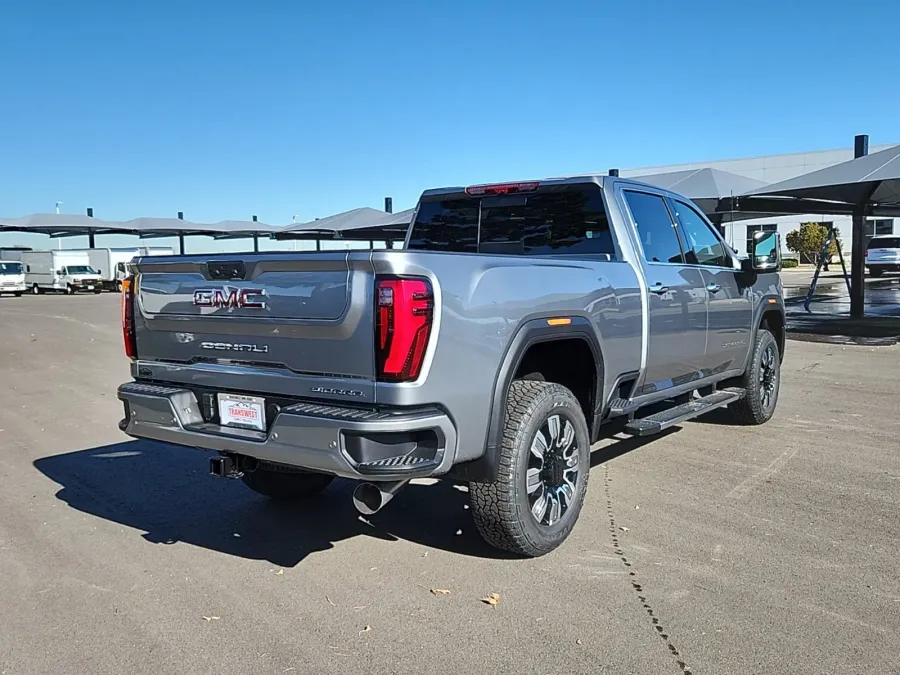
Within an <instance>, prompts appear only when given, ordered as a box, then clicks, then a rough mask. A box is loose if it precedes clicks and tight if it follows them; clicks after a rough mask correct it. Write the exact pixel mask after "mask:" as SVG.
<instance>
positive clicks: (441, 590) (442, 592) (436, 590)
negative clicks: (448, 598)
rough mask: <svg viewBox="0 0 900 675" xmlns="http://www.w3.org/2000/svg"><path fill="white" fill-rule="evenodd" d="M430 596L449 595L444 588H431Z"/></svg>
mask: <svg viewBox="0 0 900 675" xmlns="http://www.w3.org/2000/svg"><path fill="white" fill-rule="evenodd" d="M431 594H432V595H450V591H448V590H447V589H446V588H432V589H431Z"/></svg>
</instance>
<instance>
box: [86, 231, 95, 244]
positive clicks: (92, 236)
mask: <svg viewBox="0 0 900 675" xmlns="http://www.w3.org/2000/svg"><path fill="white" fill-rule="evenodd" d="M88 248H96V246H95V245H94V233H93V232H88Z"/></svg>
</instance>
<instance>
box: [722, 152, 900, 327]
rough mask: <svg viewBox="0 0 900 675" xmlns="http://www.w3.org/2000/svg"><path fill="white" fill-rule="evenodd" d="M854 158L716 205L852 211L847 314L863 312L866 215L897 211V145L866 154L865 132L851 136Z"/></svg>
mask: <svg viewBox="0 0 900 675" xmlns="http://www.w3.org/2000/svg"><path fill="white" fill-rule="evenodd" d="M856 145H857V147H856V153H857V158H856V159H851V160H849V161H846V162H841V163H840V164H835V165H833V166H830V167H826V168H824V169H819V170H818V171H813V172H811V173H807V174H804V175H802V176H797V177H796V178H791V179H789V180H786V181H782V182H780V183H773V184H772V185H767V186H766V187H762V188H757V189H754V190H749V191H748V192H746V193H744V194H743V195H741V196H738V197H737V198H735V199H729V200H727V202H728V203H725V204H723V205H721V207H724V208H734V209H738V210H741V211H752V212H760V211H769V212H785V211H786V210H788V212H790V213H798V214H822V215H852V216H853V247H852V261H853V262H852V280H853V283H852V284H851V293H850V314H851V316H853V317H856V318H859V317H862V316H863V315H864V313H865V283H864V272H865V270H864V268H865V252H864V250H863V248H864V244H865V233H864V224H865V218H866V217H867V216H887V217H895V216H900V145H898V146H894V147H891V148H887V149H886V150H882V151H880V152H876V153H874V154H872V155H868V154H866V151H867V149H868V137H867V136H857V137H856Z"/></svg>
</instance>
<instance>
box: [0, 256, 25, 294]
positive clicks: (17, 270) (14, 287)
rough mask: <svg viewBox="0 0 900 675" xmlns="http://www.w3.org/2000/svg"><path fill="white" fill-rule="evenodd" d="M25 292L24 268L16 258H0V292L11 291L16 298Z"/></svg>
mask: <svg viewBox="0 0 900 675" xmlns="http://www.w3.org/2000/svg"><path fill="white" fill-rule="evenodd" d="M24 292H25V268H24V267H23V266H22V263H21V262H19V261H18V260H2V259H0V294H2V293H12V294H13V295H15V296H16V297H17V298H20V297H22V293H24Z"/></svg>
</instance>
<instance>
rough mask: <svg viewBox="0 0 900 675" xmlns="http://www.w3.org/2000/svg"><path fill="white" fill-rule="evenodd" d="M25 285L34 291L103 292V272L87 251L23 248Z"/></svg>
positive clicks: (35, 292) (39, 292) (37, 292)
mask: <svg viewBox="0 0 900 675" xmlns="http://www.w3.org/2000/svg"><path fill="white" fill-rule="evenodd" d="M21 255H22V264H23V265H24V266H25V285H26V286H27V287H28V288H29V289H31V292H32V293H34V294H35V295H39V294H41V293H44V292H46V291H62V292H64V293H68V294H70V295H71V294H73V293H77V292H79V291H87V292H94V293H99V292H100V282H101V279H100V275H99V274H97V272H96V270H94V268H93V267H91V260H90V258H89V257H88V255H87V253H85V252H84V251H67V250H56V251H23V252H22V254H21Z"/></svg>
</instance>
